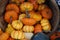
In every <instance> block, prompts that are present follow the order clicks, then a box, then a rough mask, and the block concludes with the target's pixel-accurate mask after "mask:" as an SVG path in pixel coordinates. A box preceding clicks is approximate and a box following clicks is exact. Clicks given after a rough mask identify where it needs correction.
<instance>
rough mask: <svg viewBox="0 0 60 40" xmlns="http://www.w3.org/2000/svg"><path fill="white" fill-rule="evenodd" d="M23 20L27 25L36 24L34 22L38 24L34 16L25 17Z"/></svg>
mask: <svg viewBox="0 0 60 40" xmlns="http://www.w3.org/2000/svg"><path fill="white" fill-rule="evenodd" d="M21 21H22V22H23V24H25V25H34V24H36V20H34V19H32V18H23V19H22V20H21Z"/></svg>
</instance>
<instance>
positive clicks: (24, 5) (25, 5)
mask: <svg viewBox="0 0 60 40" xmlns="http://www.w3.org/2000/svg"><path fill="white" fill-rule="evenodd" d="M20 9H21V12H24V11H26V10H28V11H31V10H33V4H31V3H29V2H24V3H22V4H21V5H20Z"/></svg>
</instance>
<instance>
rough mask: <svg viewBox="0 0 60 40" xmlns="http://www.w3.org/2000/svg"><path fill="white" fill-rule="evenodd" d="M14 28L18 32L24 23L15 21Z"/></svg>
mask: <svg viewBox="0 0 60 40" xmlns="http://www.w3.org/2000/svg"><path fill="white" fill-rule="evenodd" d="M12 26H13V28H15V29H17V30H18V29H21V28H22V27H23V23H22V22H21V21H19V20H15V21H13V22H12Z"/></svg>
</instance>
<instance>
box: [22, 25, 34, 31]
mask: <svg viewBox="0 0 60 40" xmlns="http://www.w3.org/2000/svg"><path fill="white" fill-rule="evenodd" d="M23 31H24V32H33V31H34V26H27V25H26V26H24V27H23Z"/></svg>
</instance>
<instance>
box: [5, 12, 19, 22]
mask: <svg viewBox="0 0 60 40" xmlns="http://www.w3.org/2000/svg"><path fill="white" fill-rule="evenodd" d="M11 17H12V21H14V20H17V19H18V14H17V13H16V12H15V11H8V12H6V13H5V16H4V19H5V21H6V22H7V23H10V20H11Z"/></svg>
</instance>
